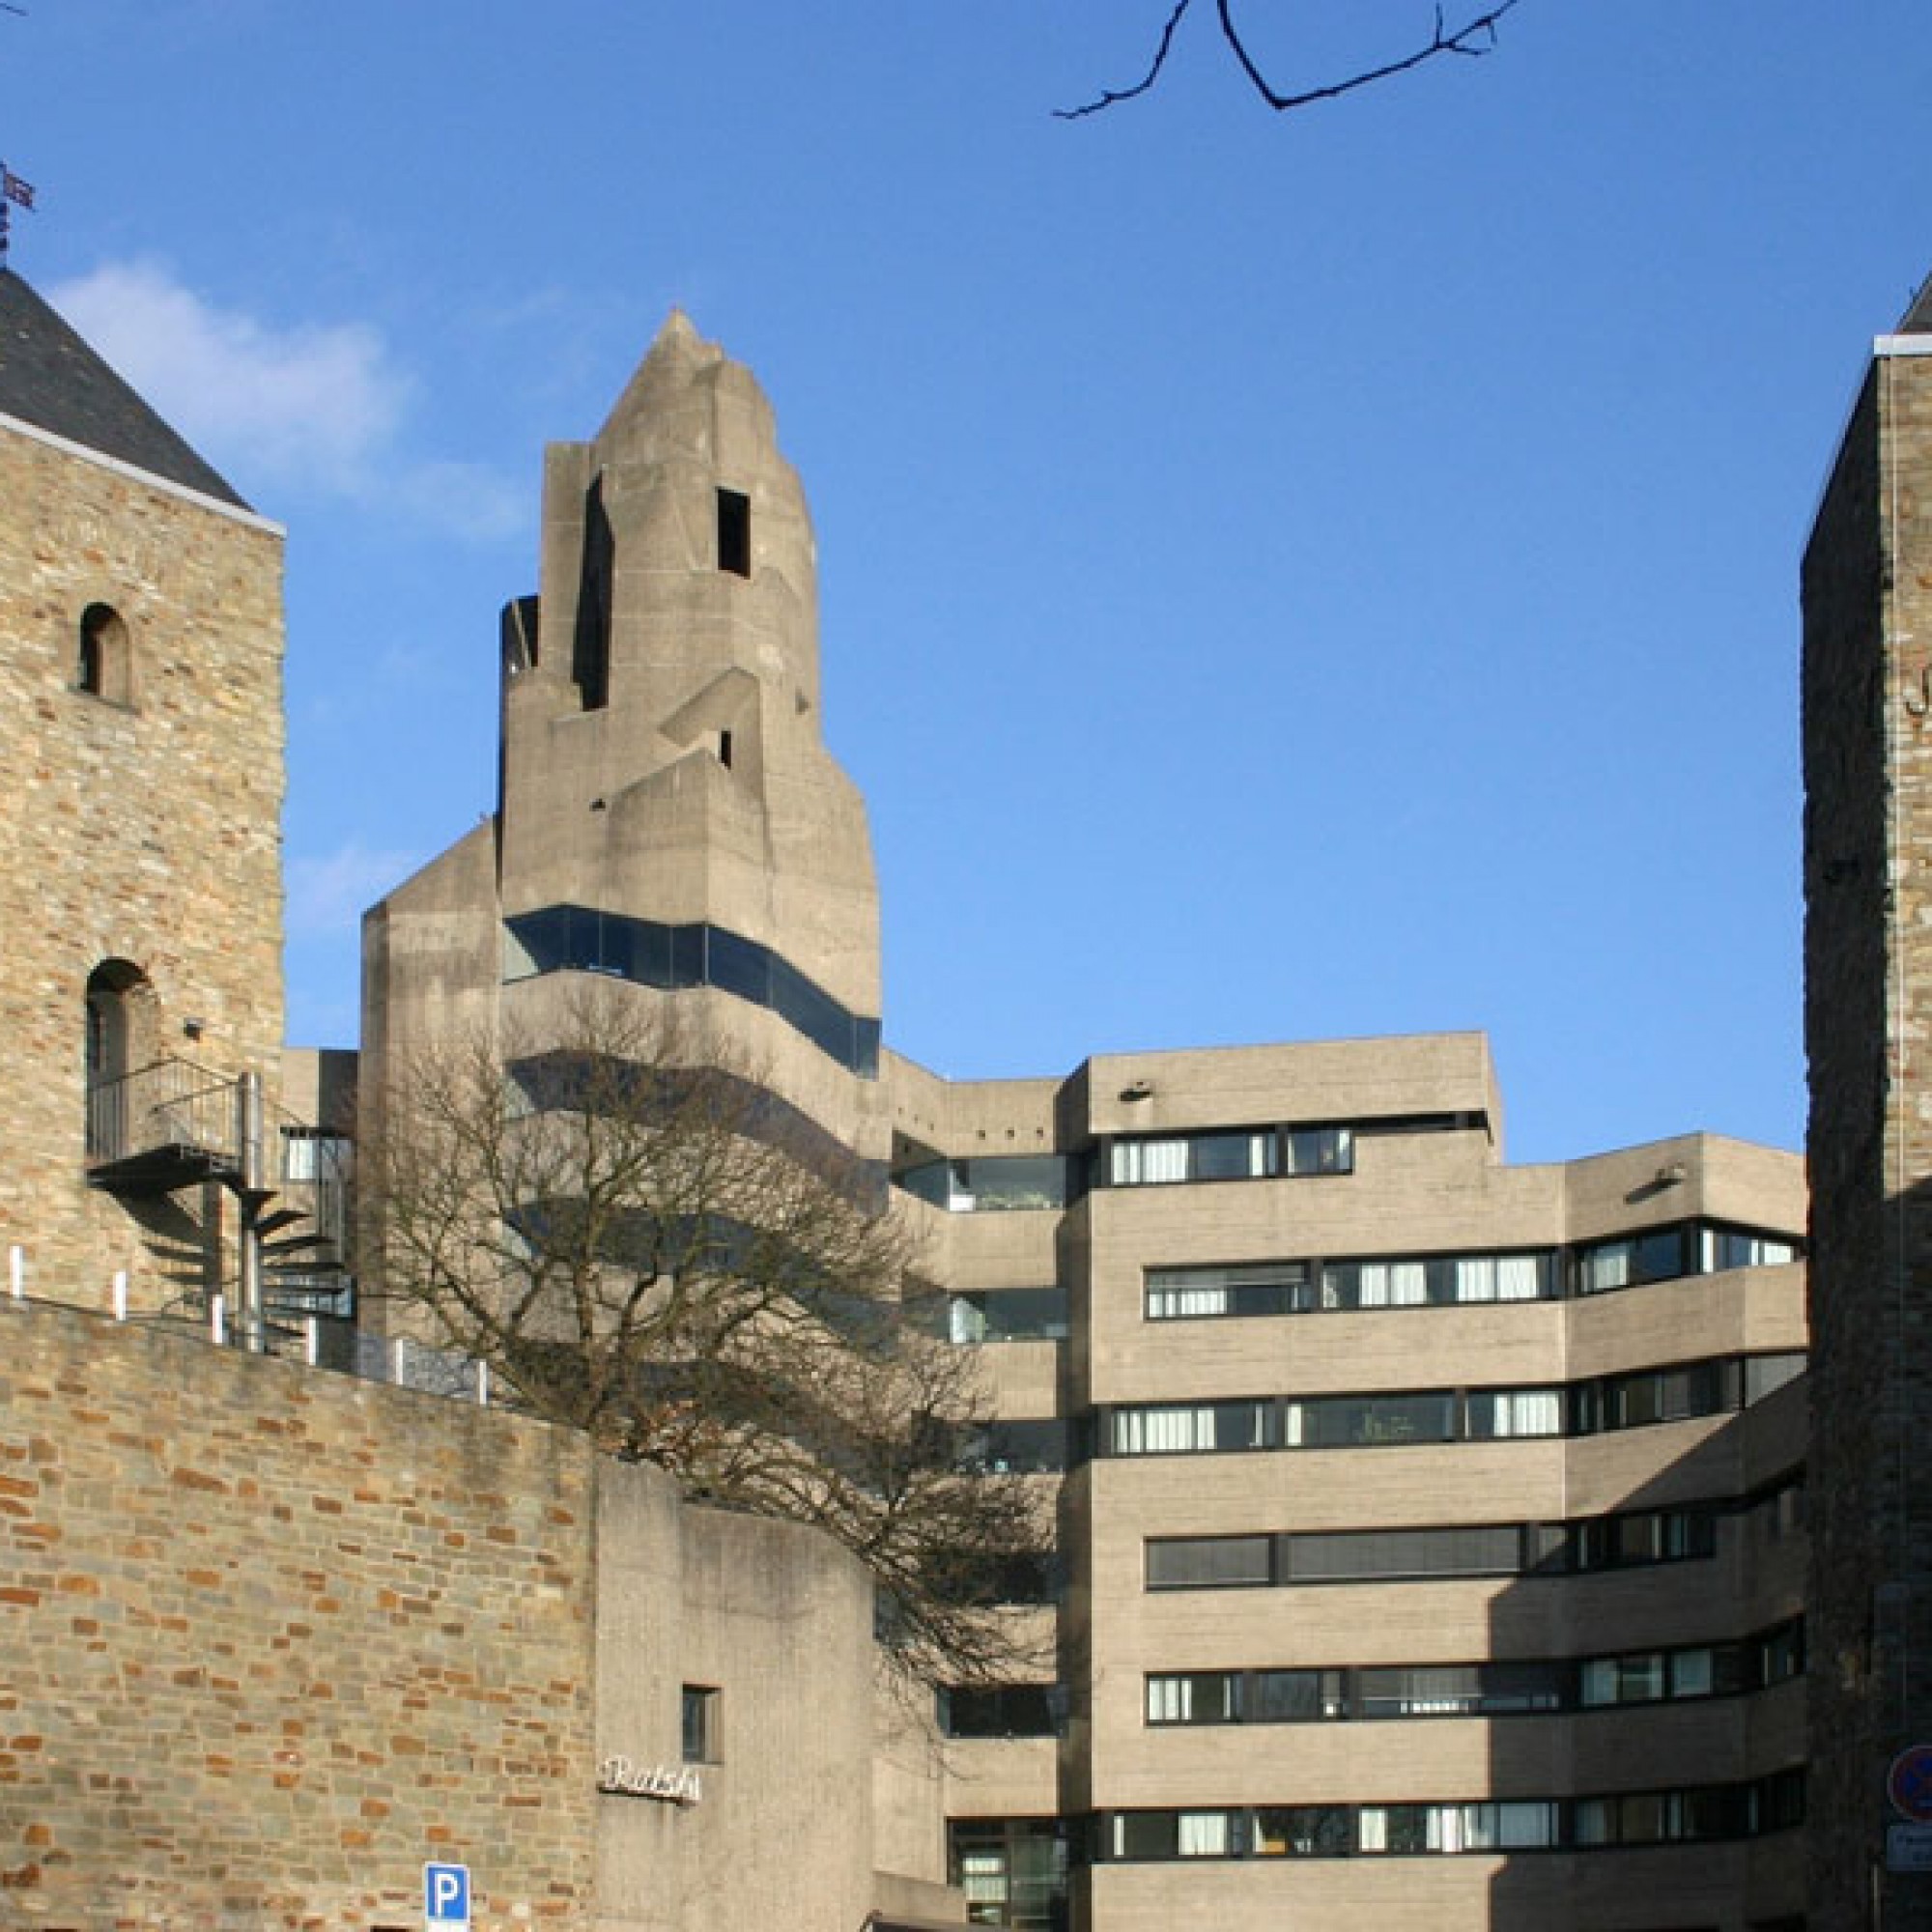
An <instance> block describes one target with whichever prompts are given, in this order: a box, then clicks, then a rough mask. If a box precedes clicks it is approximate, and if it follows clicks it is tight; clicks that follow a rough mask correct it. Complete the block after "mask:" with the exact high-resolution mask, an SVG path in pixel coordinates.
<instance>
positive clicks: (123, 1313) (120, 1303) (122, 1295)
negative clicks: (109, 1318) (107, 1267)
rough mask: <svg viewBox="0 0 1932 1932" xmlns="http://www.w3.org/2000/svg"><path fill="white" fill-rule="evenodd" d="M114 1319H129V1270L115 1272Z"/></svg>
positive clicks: (120, 1269)
mask: <svg viewBox="0 0 1932 1932" xmlns="http://www.w3.org/2000/svg"><path fill="white" fill-rule="evenodd" d="M114 1319H115V1321H127V1319H128V1270H127V1269H126V1268H116V1269H115V1270H114Z"/></svg>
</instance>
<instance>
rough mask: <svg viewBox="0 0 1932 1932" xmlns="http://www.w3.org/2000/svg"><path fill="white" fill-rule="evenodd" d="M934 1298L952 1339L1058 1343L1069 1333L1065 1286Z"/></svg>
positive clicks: (942, 1325)
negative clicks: (1067, 1330)
mask: <svg viewBox="0 0 1932 1932" xmlns="http://www.w3.org/2000/svg"><path fill="white" fill-rule="evenodd" d="M934 1299H935V1301H936V1302H937V1304H938V1314H939V1320H938V1324H937V1325H938V1326H939V1328H940V1332H942V1333H943V1334H945V1335H946V1337H947V1338H948V1339H949V1340H950V1341H953V1342H962V1343H970V1342H1033V1341H1055V1342H1057V1341H1061V1340H1064V1339H1065V1335H1066V1291H1065V1289H1064V1288H995V1289H987V1290H985V1291H984V1292H983V1293H978V1294H949V1295H944V1296H935V1297H934Z"/></svg>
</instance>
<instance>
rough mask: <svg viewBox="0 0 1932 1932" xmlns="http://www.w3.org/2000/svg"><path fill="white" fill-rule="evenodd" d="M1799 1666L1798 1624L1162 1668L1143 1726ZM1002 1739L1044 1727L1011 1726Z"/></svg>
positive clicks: (1283, 1718) (1727, 1678) (1763, 1685)
mask: <svg viewBox="0 0 1932 1932" xmlns="http://www.w3.org/2000/svg"><path fill="white" fill-rule="evenodd" d="M1803 1669H1804V1627H1803V1625H1802V1623H1800V1622H1798V1621H1796V1620H1794V1621H1792V1622H1790V1623H1784V1624H1779V1625H1777V1626H1776V1628H1775V1629H1773V1630H1769V1631H1763V1632H1760V1633H1759V1634H1756V1635H1754V1636H1749V1637H1745V1638H1743V1639H1742V1640H1740V1641H1737V1642H1731V1643H1706V1644H1688V1645H1681V1646H1679V1647H1677V1648H1675V1649H1671V1650H1648V1651H1627V1652H1623V1653H1621V1654H1619V1655H1617V1656H1614V1657H1588V1658H1538V1659H1532V1660H1526V1661H1522V1662H1489V1663H1428V1664H1418V1663H1410V1664H1375V1665H1368V1664H1363V1665H1353V1666H1349V1667H1346V1668H1338V1669H1291V1670H1168V1671H1156V1672H1151V1673H1150V1674H1149V1676H1148V1679H1147V1721H1148V1722H1149V1723H1150V1724H1157V1725H1165V1724H1304V1723H1322V1722H1339V1721H1348V1720H1350V1719H1382V1718H1505V1717H1520V1716H1524V1715H1528V1714H1532V1713H1536V1712H1548V1711H1594V1710H1603V1709H1606V1708H1609V1707H1612V1706H1616V1705H1624V1704H1656V1703H1667V1702H1675V1701H1677V1700H1680V1699H1690V1698H1703V1697H1730V1696H1737V1695H1740V1694H1742V1693H1743V1692H1746V1691H1750V1690H1765V1689H1767V1688H1768V1687H1770V1686H1772V1685H1775V1684H1782V1683H1786V1682H1788V1681H1789V1680H1790V1679H1791V1678H1793V1677H1796V1676H1798V1675H1799V1674H1800V1673H1801V1672H1802V1671H1803ZM1015 1715H1018V1713H1016V1714H1015ZM956 1735H967V1734H966V1733H957V1734H956ZM972 1735H980V1736H988V1735H999V1734H998V1733H990V1732H980V1733H974V1734H972ZM1004 1735H1008V1736H1033V1735H1039V1733H1037V1732H1022V1731H1018V1730H1009V1731H1008V1732H1006V1733H1004Z"/></svg>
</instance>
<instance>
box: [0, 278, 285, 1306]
mask: <svg viewBox="0 0 1932 1932" xmlns="http://www.w3.org/2000/svg"><path fill="white" fill-rule="evenodd" d="M0 504H3V505H4V514H0V769H4V770H5V772H6V774H7V784H6V805H5V808H4V810H0V881H4V882H5V894H6V897H5V900H4V903H3V904H0V925H4V928H5V931H6V944H5V946H4V947H0V1037H4V1038H5V1040H6V1042H7V1052H8V1068H9V1074H10V1078H9V1082H8V1097H7V1111H6V1118H5V1122H4V1124H0V1240H4V1241H5V1242H7V1243H10V1244H18V1245H20V1246H21V1247H22V1248H23V1249H24V1250H25V1252H26V1254H27V1256H28V1260H29V1286H30V1288H31V1289H32V1291H33V1292H35V1293H42V1294H45V1295H47V1296H49V1297H54V1298H59V1299H64V1300H72V1301H81V1302H86V1303H91V1304H93V1305H97V1306H98V1305H103V1304H104V1303H105V1302H106V1300H107V1298H108V1295H109V1292H110V1290H109V1283H110V1281H111V1279H112V1277H113V1275H114V1274H115V1273H117V1272H123V1271H125V1272H126V1273H127V1274H128V1278H129V1289H130V1298H131V1300H132V1302H133V1305H134V1306H135V1307H137V1308H139V1307H155V1306H158V1305H162V1304H165V1303H170V1302H173V1301H175V1300H177V1299H178V1298H180V1297H182V1296H185V1295H189V1294H195V1293H199V1292H200V1291H201V1290H202V1289H203V1288H204V1287H205V1286H206V1285H207V1284H208V1283H209V1282H210V1281H212V1280H218V1279H220V1278H221V1276H222V1273H223V1270H224V1263H223V1259H222V1257H223V1253H224V1250H225V1247H226V1243H225V1242H224V1239H223V1237H222V1234H221V1212H222V1198H223V1197H222V1194H221V1190H220V1188H219V1185H218V1184H217V1183H218V1180H219V1179H220V1176H221V1173H222V1172H223V1171H224V1170H223V1169H222V1162H223V1161H224V1160H227V1159H228V1157H229V1156H230V1155H231V1154H232V1152H233V1149H232V1145H231V1144H230V1143H231V1141H232V1122H231V1115H230V1112H229V1108H230V1099H229V1095H230V1094H231V1092H232V1088H233V1083H234V1082H235V1081H236V1079H237V1077H238V1076H240V1075H241V1074H243V1073H255V1074H262V1075H272V1073H273V1070H274V1068H275V1066H276V1064H277V1059H278V1055H279V1050H280V1042H281V1036H282V960H281V944H282V896H281V838H280V815H281V802H282V788H283V755H282V753H283V721H282V685H281V679H282V601H281V564H282V539H281V532H280V530H279V529H278V528H277V527H276V526H274V525H272V524H270V523H268V522H266V521H265V520H264V519H262V518H260V517H258V516H256V515H255V514H254V513H253V512H252V511H251V510H250V509H249V508H248V507H247V505H246V504H245V503H243V502H242V501H241V498H240V497H238V496H237V495H236V494H235V492H234V491H233V490H231V489H230V488H229V487H228V485H227V484H226V483H225V482H223V480H222V479H221V478H220V477H219V476H218V475H216V474H215V472H214V471H213V469H210V468H209V466H208V465H207V464H206V463H204V462H203V461H202V460H201V458H200V457H198V456H197V455H196V454H195V453H194V451H193V450H191V449H190V448H189V447H188V446H187V444H186V443H185V442H184V441H183V440H181V438H180V437H179V436H177V435H176V434H175V433H174V432H173V431H172V430H171V429H169V428H168V426H167V425H166V424H165V423H163V422H162V421H161V420H160V418H159V417H158V416H156V414H155V412H153V411H152V410H151V409H149V407H148V406H147V404H145V403H144V402H143V401H142V400H141V399H140V397H139V396H137V395H136V394H135V393H134V392H133V391H132V390H131V389H130V388H129V387H128V385H127V384H126V383H124V382H123V381H122V380H121V379H120V378H119V377H118V376H116V375H115V374H114V372H113V371H112V370H111V369H109V368H108V367H107V365H106V364H105V363H104V362H103V361H101V359H100V358H99V356H98V355H96V354H95V353H94V351H93V350H91V349H90V348H89V347H88V346H87V344H86V343H84V342H83V341H81V339H80V338H79V337H78V336H77V335H75V334H74V332H73V331H72V330H71V328H69V327H68V326H67V324H66V323H64V322H63V321H62V320H61V319H60V317H59V316H57V315H56V314H55V313H54V312H53V310H52V309H50V308H49V307H47V305H46V304H45V303H44V302H43V301H42V300H41V298H39V297H38V296H37V295H35V293H34V292H33V291H32V290H31V289H30V288H29V287H28V286H27V285H26V283H24V282H23V281H21V280H20V278H19V277H18V276H17V275H14V274H13V273H11V272H9V271H0ZM229 1165H230V1166H231V1167H232V1161H230V1162H229ZM230 1179H233V1176H232V1175H231V1176H230ZM230 1205H231V1208H232V1203H231V1204H230ZM231 1218H232V1217H231ZM232 1261H233V1256H232V1253H231V1254H230V1256H229V1263H230V1264H232Z"/></svg>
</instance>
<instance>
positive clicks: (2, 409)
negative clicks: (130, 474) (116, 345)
mask: <svg viewBox="0 0 1932 1932" xmlns="http://www.w3.org/2000/svg"><path fill="white" fill-rule="evenodd" d="M0 414H5V415H10V416H13V417H14V419H15V420H16V421H20V422H28V423H33V424H35V425H36V426H37V427H39V428H41V429H43V430H50V431H51V432H52V433H53V434H54V435H55V436H58V437H62V438H64V439H65V440H67V441H69V442H71V443H74V444H77V445H78V446H79V447H81V448H83V449H89V450H94V451H97V452H99V454H100V455H102V456H112V457H116V458H118V459H119V460H120V461H121V462H122V463H125V464H128V465H130V466H132V467H133V468H134V469H139V470H141V471H143V472H145V473H146V474H148V475H150V476H156V477H160V478H163V479H165V480H166V481H168V482H171V483H177V484H181V485H183V486H184V487H185V488H186V489H189V490H192V491H194V492H195V493H196V494H197V495H199V496H202V497H213V498H214V499H216V500H217V501H220V502H225V503H231V504H233V505H235V506H236V507H237V508H238V509H242V510H245V509H247V508H248V507H249V505H248V504H247V502H246V501H245V500H244V499H243V498H242V497H241V494H240V493H239V492H238V491H237V490H236V489H235V487H234V486H233V485H232V484H231V483H230V482H229V481H228V479H227V478H226V477H225V476H223V475H222V474H221V472H220V471H219V470H217V469H215V468H214V466H213V464H211V463H209V462H208V461H207V460H206V459H205V458H204V457H202V456H201V455H200V454H198V453H197V451H196V450H195V449H194V448H193V447H192V446H191V445H190V444H189V443H188V441H187V440H186V439H185V437H183V436H182V434H181V433H180V431H178V430H177V429H175V428H174V427H173V426H172V425H171V424H170V423H168V422H166V421H164V420H163V419H162V417H161V415H160V414H159V413H158V412H156V409H155V408H154V406H153V405H152V404H151V403H149V402H148V401H147V399H146V398H145V397H143V396H142V395H141V394H140V393H139V392H138V391H137V390H136V389H135V388H134V386H133V385H132V384H130V383H129V382H128V380H127V378H126V377H124V376H123V375H121V373H120V372H119V371H118V370H116V369H115V368H114V367H113V366H112V364H110V363H109V362H108V361H107V359H106V358H105V357H104V356H103V355H101V354H100V352H99V350H97V349H96V348H95V347H94V345H93V344H92V343H90V342H88V341H87V340H86V339H85V338H84V337H83V336H82V335H80V333H79V332H78V331H77V330H76V329H75V328H74V327H73V326H72V325H71V323H70V322H69V321H68V320H67V318H66V317H65V316H63V315H62V314H61V313H60V312H59V310H57V309H55V308H54V307H53V306H52V305H51V304H50V303H48V302H47V301H46V299H45V298H43V296H42V295H41V293H40V291H39V290H37V289H36V288H34V287H33V286H32V284H31V283H29V282H26V281H24V280H22V279H21V277H20V276H19V275H17V274H15V273H14V270H12V269H8V268H0Z"/></svg>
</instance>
